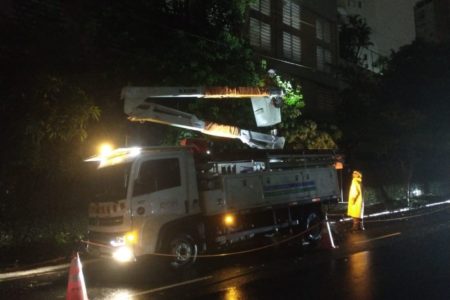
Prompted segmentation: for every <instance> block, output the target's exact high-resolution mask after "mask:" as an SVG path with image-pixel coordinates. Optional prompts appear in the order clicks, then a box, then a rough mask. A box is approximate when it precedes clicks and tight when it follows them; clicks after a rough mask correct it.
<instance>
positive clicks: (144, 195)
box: [133, 157, 187, 215]
mask: <svg viewBox="0 0 450 300" xmlns="http://www.w3.org/2000/svg"><path fill="white" fill-rule="evenodd" d="M184 168H185V166H184V165H183V164H181V163H180V159H179V158H178V157H170V158H157V159H149V160H143V161H141V162H140V164H139V165H138V170H137V176H136V179H135V181H134V187H133V200H134V201H133V202H134V203H137V205H138V206H140V207H144V208H145V214H146V215H148V214H152V215H165V214H183V213H186V209H185V202H186V201H187V199H186V198H187V193H186V188H185V186H186V178H185V175H184V174H185V173H186V172H185V171H184Z"/></svg>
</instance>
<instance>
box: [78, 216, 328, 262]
mask: <svg viewBox="0 0 450 300" xmlns="http://www.w3.org/2000/svg"><path fill="white" fill-rule="evenodd" d="M324 223H326V221H322V222H320V223H317V224H314V225H312V226H311V227H309V228H308V229H306V230H304V231H302V232H299V233H296V234H294V235H292V236H290V237H288V238H285V239H282V240H280V241H277V242H274V243H270V244H267V245H263V246H260V247H256V248H252V249H247V250H241V251H235V252H224V253H216V254H198V255H197V256H196V258H214V257H228V256H234V255H242V254H247V253H252V252H257V251H261V250H264V249H268V248H271V247H275V246H278V245H281V244H284V243H287V242H289V241H292V240H295V239H297V238H300V237H302V236H304V235H305V234H306V233H308V232H310V231H311V230H313V229H315V228H316V227H318V226H320V225H322V224H324ZM80 242H81V243H85V244H88V245H94V246H99V247H104V248H110V249H114V248H115V247H113V246H110V245H107V244H101V243H95V242H91V241H85V240H81V241H80ZM149 255H151V256H159V257H177V255H175V254H170V253H160V252H155V253H149Z"/></svg>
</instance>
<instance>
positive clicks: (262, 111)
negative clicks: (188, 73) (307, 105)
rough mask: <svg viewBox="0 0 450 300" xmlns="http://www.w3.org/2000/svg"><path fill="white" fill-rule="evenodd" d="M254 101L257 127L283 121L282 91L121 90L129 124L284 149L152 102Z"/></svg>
mask: <svg viewBox="0 0 450 300" xmlns="http://www.w3.org/2000/svg"><path fill="white" fill-rule="evenodd" d="M176 97H183V98H185V97H195V98H249V97H250V98H251V99H252V105H253V110H254V114H255V118H256V121H257V124H258V126H270V125H273V124H277V123H279V122H280V121H281V117H280V109H279V107H276V103H279V101H280V98H281V97H282V94H281V91H279V90H274V91H269V90H266V89H259V88H233V89H230V88H209V89H207V88H191V87H189V88H188V87H174V88H169V87H159V88H158V87H126V88H124V89H123V90H122V98H124V100H125V107H124V110H125V113H126V114H127V115H128V116H129V120H131V121H136V122H155V123H160V124H166V125H170V126H175V127H180V128H185V129H189V130H195V131H199V132H202V133H204V134H208V135H213V136H218V137H224V138H233V139H240V140H241V141H242V142H243V143H245V144H247V145H249V146H250V147H254V148H259V149H282V148H283V147H284V142H285V139H284V138H283V137H277V136H274V135H270V134H263V133H259V132H254V131H250V130H245V129H240V128H239V127H236V126H230V125H222V124H217V123H214V122H209V121H204V120H199V119H198V118H197V117H196V116H195V115H193V114H189V113H185V112H182V111H179V110H176V109H173V108H170V107H166V106H163V105H160V104H156V103H153V102H152V98H176Z"/></svg>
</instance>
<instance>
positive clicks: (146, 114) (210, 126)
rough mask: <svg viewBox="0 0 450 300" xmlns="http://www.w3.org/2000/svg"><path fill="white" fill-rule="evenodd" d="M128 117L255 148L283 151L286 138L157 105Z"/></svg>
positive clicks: (144, 107) (150, 104)
mask: <svg viewBox="0 0 450 300" xmlns="http://www.w3.org/2000/svg"><path fill="white" fill-rule="evenodd" d="M128 115H129V117H128V119H129V120H130V121H134V122H154V123H160V124H165V125H169V126H175V127H180V128H185V129H189V130H194V131H199V132H202V133H204V134H208V135H212V136H218V137H224V138H231V139H240V140H241V141H242V142H243V143H245V144H247V145H249V146H250V147H253V148H259V149H283V147H284V142H285V139H284V137H277V136H273V135H270V134H263V133H258V132H254V131H250V130H245V129H240V128H239V127H236V126H229V125H222V124H218V123H214V122H208V121H203V120H199V119H198V118H197V117H196V116H195V115H193V114H189V113H185V112H182V111H179V110H176V109H173V108H169V107H167V106H163V105H159V104H155V103H147V104H145V105H144V104H143V105H139V106H138V107H136V108H135V109H134V110H132V111H129V112H128Z"/></svg>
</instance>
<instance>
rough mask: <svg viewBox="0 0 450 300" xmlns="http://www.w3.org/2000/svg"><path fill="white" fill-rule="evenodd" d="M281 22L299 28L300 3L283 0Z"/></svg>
mask: <svg viewBox="0 0 450 300" xmlns="http://www.w3.org/2000/svg"><path fill="white" fill-rule="evenodd" d="M283 23H284V24H286V25H288V26H290V27H292V28H295V29H300V5H298V4H297V3H294V2H293V1H292V0H283Z"/></svg>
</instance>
